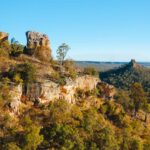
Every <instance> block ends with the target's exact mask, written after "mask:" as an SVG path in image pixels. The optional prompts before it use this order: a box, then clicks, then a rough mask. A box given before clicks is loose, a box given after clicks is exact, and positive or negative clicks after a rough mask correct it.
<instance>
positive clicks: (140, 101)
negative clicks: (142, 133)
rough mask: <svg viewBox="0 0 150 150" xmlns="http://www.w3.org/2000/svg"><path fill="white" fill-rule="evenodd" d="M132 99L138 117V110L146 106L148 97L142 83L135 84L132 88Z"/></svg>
mask: <svg viewBox="0 0 150 150" xmlns="http://www.w3.org/2000/svg"><path fill="white" fill-rule="evenodd" d="M130 97H131V99H132V100H133V105H134V116H135V117H136V114H137V112H138V110H139V109H140V108H141V107H142V106H143V105H144V104H145V102H146V96H145V92H144V90H143V88H142V85H141V84H140V83H137V82H136V83H134V84H133V85H132V86H131V94H130Z"/></svg>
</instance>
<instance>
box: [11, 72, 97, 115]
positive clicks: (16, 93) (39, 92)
mask: <svg viewBox="0 0 150 150" xmlns="http://www.w3.org/2000/svg"><path fill="white" fill-rule="evenodd" d="M99 82H100V80H99V79H98V78H96V77H92V76H88V75H85V76H81V77H78V78H77V79H76V80H71V79H68V80H67V83H66V85H64V86H61V85H59V84H56V83H54V82H53V81H48V80H47V81H46V80H45V81H43V83H33V84H27V85H26V86H25V87H22V85H18V86H14V87H13V88H12V90H11V95H12V102H11V103H10V108H11V110H12V111H13V112H14V113H19V106H20V105H21V102H23V101H25V100H28V101H32V102H33V103H35V102H38V103H43V104H45V103H49V102H50V101H55V100H59V99H64V100H66V101H67V102H68V103H71V104H75V103H76V97H75V94H76V91H77V89H81V90H83V91H91V90H93V89H94V88H96V86H97V84H98V83H99ZM24 98H25V99H24Z"/></svg>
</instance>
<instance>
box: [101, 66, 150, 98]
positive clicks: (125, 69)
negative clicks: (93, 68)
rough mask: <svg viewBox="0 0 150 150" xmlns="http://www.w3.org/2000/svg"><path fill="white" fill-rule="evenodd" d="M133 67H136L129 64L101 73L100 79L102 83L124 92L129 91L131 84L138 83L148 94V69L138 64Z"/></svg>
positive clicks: (149, 79)
mask: <svg viewBox="0 0 150 150" xmlns="http://www.w3.org/2000/svg"><path fill="white" fill-rule="evenodd" d="M135 65H136V67H135V66H132V65H131V63H129V64H127V65H124V66H121V67H120V68H115V69H112V70H109V71H106V72H101V73H100V78H101V80H103V81H104V82H107V83H109V84H111V85H114V86H115V87H117V88H121V89H124V90H129V89H130V87H131V85H132V84H133V83H135V82H139V83H141V84H142V86H143V87H144V90H145V91H146V92H148V93H150V69H148V68H144V67H142V66H139V65H138V64H135ZM149 97H150V96H149Z"/></svg>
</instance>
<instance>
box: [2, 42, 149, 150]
mask: <svg viewBox="0 0 150 150" xmlns="http://www.w3.org/2000/svg"><path fill="white" fill-rule="evenodd" d="M61 48H62V47H59V51H60V52H62V51H61V50H62V49H61ZM59 54H62V53H59ZM65 55H66V54H63V56H62V58H61V59H59V60H58V61H57V60H53V59H51V60H50V61H49V62H48V61H47V62H45V61H42V59H40V60H39V59H36V58H33V57H30V56H27V55H25V54H23V47H22V45H20V44H18V43H11V44H9V42H8V41H6V42H2V43H1V44H0V60H3V61H0V149H2V150H36V149H37V150H46V149H47V150H48V149H62V150H150V117H149V113H150V103H149V99H148V98H149V97H148V94H147V93H148V91H149V75H150V74H149V71H145V69H144V68H141V67H137V68H134V67H131V65H130V66H129V65H127V66H125V67H123V68H120V69H119V70H117V71H116V70H115V71H112V70H111V71H109V72H107V73H102V74H101V77H102V79H103V80H104V81H106V82H108V83H110V84H113V85H114V86H115V87H116V88H115V87H113V86H110V85H109V84H106V83H104V82H99V83H98V84H97V86H96V87H95V88H94V89H92V90H89V91H84V89H80V88H77V89H76V93H75V98H76V103H73V104H70V103H68V102H67V101H66V100H64V99H62V98H60V99H55V100H54V101H51V102H48V103H46V104H42V103H37V105H33V103H32V102H31V101H30V100H28V99H27V98H26V99H27V100H26V101H25V102H24V101H22V105H21V106H20V108H19V113H18V114H15V113H13V112H12V110H11V106H10V104H11V101H12V99H13V97H12V96H14V95H12V93H11V90H12V88H13V87H14V86H17V85H20V84H23V85H25V84H32V83H34V82H35V83H36V82H37V83H38V82H40V81H41V80H42V81H43V80H46V81H53V82H54V83H57V85H59V86H61V87H62V86H63V85H65V84H66V79H70V80H71V81H73V80H75V79H76V78H77V77H78V76H80V75H89V76H94V77H93V78H95V76H97V71H96V70H95V69H94V68H91V67H90V68H89V67H87V68H85V69H84V70H83V71H81V70H80V73H79V72H78V71H77V68H76V66H75V64H74V61H73V60H64V58H65ZM42 81H41V82H42ZM12 83H13V84H12ZM114 95H115V96H114Z"/></svg>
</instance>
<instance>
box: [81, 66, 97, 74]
mask: <svg viewBox="0 0 150 150" xmlns="http://www.w3.org/2000/svg"><path fill="white" fill-rule="evenodd" d="M83 73H84V74H87V75H93V76H97V75H98V71H96V69H95V68H94V67H85V68H84V70H83Z"/></svg>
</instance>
